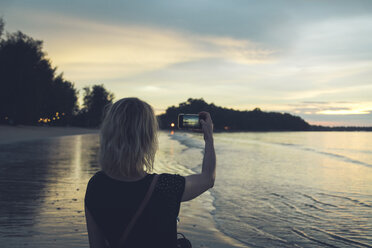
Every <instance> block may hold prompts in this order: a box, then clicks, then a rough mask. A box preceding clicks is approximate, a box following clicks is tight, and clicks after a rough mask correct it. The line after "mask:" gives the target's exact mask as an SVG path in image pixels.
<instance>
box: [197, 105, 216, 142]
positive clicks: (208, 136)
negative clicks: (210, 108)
mask: <svg viewBox="0 0 372 248" xmlns="http://www.w3.org/2000/svg"><path fill="white" fill-rule="evenodd" d="M199 118H200V124H201V127H202V130H203V133H204V140H205V141H206V142H207V141H213V122H212V118H211V115H210V114H209V113H208V112H205V111H202V112H200V113H199Z"/></svg>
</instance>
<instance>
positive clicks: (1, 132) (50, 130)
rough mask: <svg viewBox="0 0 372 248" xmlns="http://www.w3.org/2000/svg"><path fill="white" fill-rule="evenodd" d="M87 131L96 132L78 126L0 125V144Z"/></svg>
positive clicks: (95, 131)
mask: <svg viewBox="0 0 372 248" xmlns="http://www.w3.org/2000/svg"><path fill="white" fill-rule="evenodd" d="M89 133H98V130H97V129H89V128H79V127H50V126H25V125H19V126H8V125H0V144H10V143H14V142H21V141H31V140H40V139H48V138H53V137H59V136H69V135H78V134H89Z"/></svg>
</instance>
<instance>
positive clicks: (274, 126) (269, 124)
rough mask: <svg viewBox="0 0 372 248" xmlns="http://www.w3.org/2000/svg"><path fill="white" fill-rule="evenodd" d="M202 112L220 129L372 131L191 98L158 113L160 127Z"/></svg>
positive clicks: (173, 126)
mask: <svg viewBox="0 0 372 248" xmlns="http://www.w3.org/2000/svg"><path fill="white" fill-rule="evenodd" d="M200 111H208V112H210V113H211V115H212V118H213V124H214V129H215V130H216V131H228V132H239V131H372V127H328V126H318V125H316V126H315V125H310V124H309V123H307V122H306V121H305V120H303V119H302V118H301V117H299V116H294V115H291V114H289V113H279V112H265V111H262V110H261V109H260V108H255V109H253V110H251V111H248V110H246V111H240V110H234V109H229V108H224V107H220V106H216V105H214V104H213V103H211V104H208V103H207V102H205V101H204V100H203V99H202V98H201V99H193V98H189V99H188V100H187V101H186V102H182V103H180V104H179V105H178V107H176V106H171V107H168V108H167V109H166V111H165V113H164V114H161V115H159V116H158V119H159V126H160V128H161V129H174V128H175V126H177V121H178V120H177V118H178V114H180V113H184V114H195V113H198V112H200ZM172 123H173V124H172Z"/></svg>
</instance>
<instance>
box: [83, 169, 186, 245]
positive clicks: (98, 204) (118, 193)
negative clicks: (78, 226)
mask: <svg viewBox="0 0 372 248" xmlns="http://www.w3.org/2000/svg"><path fill="white" fill-rule="evenodd" d="M154 175H155V174H148V175H147V176H145V177H144V178H142V179H140V180H138V181H134V182H123V181H119V180H115V179H113V178H111V177H109V176H107V175H106V174H105V173H104V172H103V171H98V172H97V173H96V174H95V175H94V176H93V177H92V178H91V179H90V180H89V182H88V186H87V191H86V194H85V205H86V207H87V208H88V210H89V211H90V213H91V215H92V216H93V219H94V220H95V222H96V223H97V225H98V226H99V227H100V228H101V230H102V231H103V233H104V236H105V238H106V239H107V241H108V242H109V243H110V246H113V245H114V244H116V243H117V241H118V240H119V238H120V237H121V235H122V234H123V232H124V229H125V228H126V226H127V225H128V224H129V221H130V220H131V218H132V217H133V215H134V214H135V213H136V211H137V209H138V207H139V205H140V204H141V203H142V200H143V199H144V197H145V194H146V193H147V190H148V189H149V187H150V184H151V182H152V179H153V177H154ZM184 189H185V178H184V177H182V176H180V175H173V174H166V173H164V174H160V175H159V178H158V181H157V183H156V186H155V189H154V192H153V195H152V196H151V198H150V200H149V202H148V205H147V206H146V208H145V209H144V210H143V212H142V214H141V216H140V217H139V218H138V219H137V222H136V224H135V225H134V226H133V229H132V231H131V233H130V234H129V236H128V239H127V241H126V247H136V248H142V247H144V248H145V247H146V248H149V247H162V248H168V247H169V248H174V247H176V240H177V220H176V218H177V216H178V213H179V210H180V203H181V198H182V195H183V191H184Z"/></svg>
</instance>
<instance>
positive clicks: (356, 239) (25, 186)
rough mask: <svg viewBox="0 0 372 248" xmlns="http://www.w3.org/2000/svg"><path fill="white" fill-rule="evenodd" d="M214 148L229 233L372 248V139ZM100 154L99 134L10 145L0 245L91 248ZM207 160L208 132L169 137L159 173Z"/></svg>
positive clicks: (280, 243) (226, 139)
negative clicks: (91, 196)
mask: <svg viewBox="0 0 372 248" xmlns="http://www.w3.org/2000/svg"><path fill="white" fill-rule="evenodd" d="M214 143H215V150H216V156H217V175H216V182H215V185H214V187H213V188H212V189H211V190H209V191H208V192H207V193H206V194H204V195H203V196H201V197H203V198H201V199H203V201H204V200H205V202H206V203H205V209H204V211H206V212H207V214H208V215H210V217H211V219H212V220H213V225H215V228H216V229H217V230H218V231H219V232H220V233H221V234H222V235H225V236H228V237H229V238H231V239H233V240H236V241H237V242H239V243H240V244H242V245H243V246H246V247H372V133H371V132H241V133H215V134H214ZM98 149H99V144H98V135H97V134H86V135H74V136H64V137H57V138H50V139H43V140H34V141H27V142H17V143H11V144H3V145H0V244H1V245H0V246H1V247H88V246H87V242H88V241H87V233H86V227H85V218H84V211H83V204H84V202H83V199H84V194H85V187H86V183H87V182H88V180H89V178H90V177H91V176H92V175H93V174H94V173H95V172H96V171H97V170H99V166H98V163H97V152H98ZM203 153H204V140H203V136H202V134H200V133H192V132H178V131H172V132H171V131H169V132H168V131H161V132H159V150H158V152H157V156H156V161H155V172H156V173H162V172H168V173H176V174H180V175H184V176H187V175H190V174H193V173H197V172H200V171H201V166H202V159H203ZM181 208H182V207H181ZM180 217H181V224H182V216H180ZM227 247H228V246H227ZM231 247H234V246H231Z"/></svg>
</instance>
